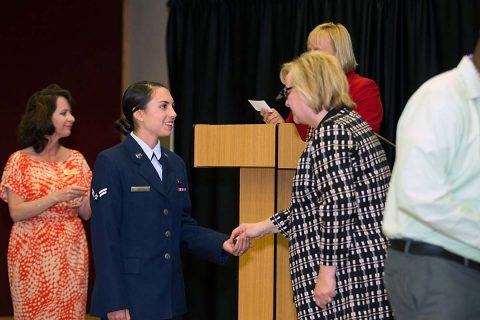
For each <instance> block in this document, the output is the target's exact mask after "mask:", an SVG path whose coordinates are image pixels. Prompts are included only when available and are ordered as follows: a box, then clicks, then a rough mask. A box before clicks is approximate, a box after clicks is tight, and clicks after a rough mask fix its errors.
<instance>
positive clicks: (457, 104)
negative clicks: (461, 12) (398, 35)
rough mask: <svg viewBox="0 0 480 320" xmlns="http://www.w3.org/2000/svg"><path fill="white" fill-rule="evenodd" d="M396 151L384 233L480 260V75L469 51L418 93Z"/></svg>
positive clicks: (403, 121)
mask: <svg viewBox="0 0 480 320" xmlns="http://www.w3.org/2000/svg"><path fill="white" fill-rule="evenodd" d="M396 151H397V154H396V161H395V165H394V169H393V173H392V178H391V182H390V188H389V192H388V196H387V202H386V207H385V214H384V221H383V231H384V233H385V234H386V235H387V236H388V237H389V238H410V239H414V240H418V241H424V242H428V243H431V244H434V245H438V246H441V247H443V248H445V249H446V250H448V251H451V252H453V253H456V254H458V255H461V256H464V257H466V258H470V259H472V260H475V261H477V262H480V75H479V73H478V70H477V69H476V68H475V65H474V64H473V62H472V60H471V59H470V58H469V57H467V56H465V57H464V58H463V59H462V60H461V62H460V64H459V65H458V66H457V67H456V68H454V69H452V70H450V71H447V72H445V73H442V74H440V75H438V76H436V77H434V78H432V79H430V80H429V81H427V82H426V83H425V84H423V85H422V86H421V87H420V88H419V89H418V90H417V91H416V92H415V93H414V94H413V96H412V97H411V98H410V100H409V101H408V103H407V105H406V107H405V109H404V111H403V113H402V116H401V117H400V120H399V123H398V127H397V150H396Z"/></svg>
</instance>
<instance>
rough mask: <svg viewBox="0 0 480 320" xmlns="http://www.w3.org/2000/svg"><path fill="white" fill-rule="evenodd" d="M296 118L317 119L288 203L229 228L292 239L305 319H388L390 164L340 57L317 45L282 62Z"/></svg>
mask: <svg viewBox="0 0 480 320" xmlns="http://www.w3.org/2000/svg"><path fill="white" fill-rule="evenodd" d="M280 78H281V80H282V82H283V83H284V84H285V88H284V89H283V90H282V93H283V95H284V97H285V99H286V105H287V107H290V108H291V110H292V113H293V116H294V120H295V122H296V123H303V124H307V125H309V126H310V127H313V128H316V130H315V132H314V133H313V136H312V138H311V140H310V141H309V142H308V144H307V147H306V148H305V150H304V152H303V154H302V156H301V158H300V159H299V161H298V164H297V170H296V173H295V177H294V180H293V189H292V200H291V203H290V206H289V208H288V209H287V210H284V211H281V212H278V213H276V214H274V215H273V216H272V217H270V218H269V219H266V220H264V221H261V222H258V223H246V224H242V225H240V226H239V227H238V228H236V229H235V230H234V231H233V232H232V237H246V238H250V239H255V238H259V237H262V236H263V235H265V234H267V233H278V232H280V233H282V234H283V235H284V236H285V237H286V238H287V239H288V240H289V253H290V273H291V277H292V285H293V291H294V302H295V305H296V308H297V314H298V319H299V320H303V319H305V320H306V319H390V318H392V313H391V309H390V306H389V304H388V300H387V294H386V291H385V287H384V283H383V266H384V259H385V252H386V249H387V240H386V238H385V237H384V236H383V234H382V231H381V224H382V216H383V209H384V203H385V198H386V194H387V189H388V183H389V179H390V169H389V167H388V164H387V160H386V157H385V154H384V151H383V149H382V146H381V144H380V142H379V141H378V139H377V137H376V136H375V134H374V133H373V132H372V130H371V128H370V126H369V125H368V124H367V123H366V122H365V120H364V119H362V117H361V116H360V115H359V114H358V113H356V112H355V111H353V110H352V107H353V106H354V102H353V101H352V100H351V98H350V96H349V94H348V83H347V79H346V77H345V74H344V73H343V71H342V68H341V66H340V64H339V63H338V61H337V60H336V58H335V57H334V56H332V55H329V54H327V53H323V52H319V51H312V52H307V53H304V54H303V55H302V56H300V57H299V58H297V59H295V60H293V61H292V62H290V63H287V64H285V65H283V67H282V70H281V72H280Z"/></svg>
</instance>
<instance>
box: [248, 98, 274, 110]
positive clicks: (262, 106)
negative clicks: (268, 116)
mask: <svg viewBox="0 0 480 320" xmlns="http://www.w3.org/2000/svg"><path fill="white" fill-rule="evenodd" d="M248 102H250V104H251V105H252V106H253V107H254V108H255V110H257V111H263V110H266V111H268V112H272V109H271V108H270V107H269V106H268V104H267V103H266V102H265V100H248Z"/></svg>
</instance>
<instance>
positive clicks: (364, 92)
mask: <svg viewBox="0 0 480 320" xmlns="http://www.w3.org/2000/svg"><path fill="white" fill-rule="evenodd" d="M362 80H364V81H362V82H361V83H360V84H359V85H358V86H356V87H355V88H351V89H350V90H351V91H350V94H351V96H352V99H353V101H354V102H355V103H356V104H357V106H356V108H355V111H356V112H358V114H360V115H361V116H362V118H363V119H365V121H366V122H367V123H368V124H369V125H370V127H372V130H373V131H375V132H377V133H378V132H379V131H380V124H381V123H382V119H383V106H382V99H381V98H380V91H379V90H378V86H377V84H376V83H375V81H373V80H371V79H367V78H363V79H362Z"/></svg>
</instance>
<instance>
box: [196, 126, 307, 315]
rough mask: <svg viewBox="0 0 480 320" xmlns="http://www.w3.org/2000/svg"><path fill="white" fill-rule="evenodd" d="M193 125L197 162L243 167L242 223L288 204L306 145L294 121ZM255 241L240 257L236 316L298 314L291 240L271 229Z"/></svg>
mask: <svg viewBox="0 0 480 320" xmlns="http://www.w3.org/2000/svg"><path fill="white" fill-rule="evenodd" d="M194 131H195V142H194V148H195V150H194V166H195V168H201V167H238V168H240V197H239V199H240V204H239V205H240V209H239V215H240V223H242V222H258V221H261V220H264V219H266V218H268V217H269V216H271V215H272V214H273V213H274V212H275V211H279V210H281V209H284V208H286V207H288V205H289V203H290V197H291V190H292V180H293V175H294V173H295V168H296V165H297V160H298V158H299V157H300V155H301V153H302V151H303V149H304V148H305V142H303V141H302V140H301V139H300V136H299V135H298V132H297V129H296V127H295V125H294V124H281V125H265V124H250V125H202V124H198V125H195V130H194ZM253 245H254V247H253V248H252V249H250V250H249V251H248V252H247V253H246V254H245V255H243V256H242V257H240V270H239V285H238V288H239V293H238V320H252V319H256V320H257V319H258V320H295V319H296V311H295V306H294V304H293V300H292V286H291V282H290V271H289V262H288V242H287V240H286V239H285V238H284V237H283V236H282V235H280V234H278V235H268V236H265V237H263V238H261V239H258V240H254V242H253Z"/></svg>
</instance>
